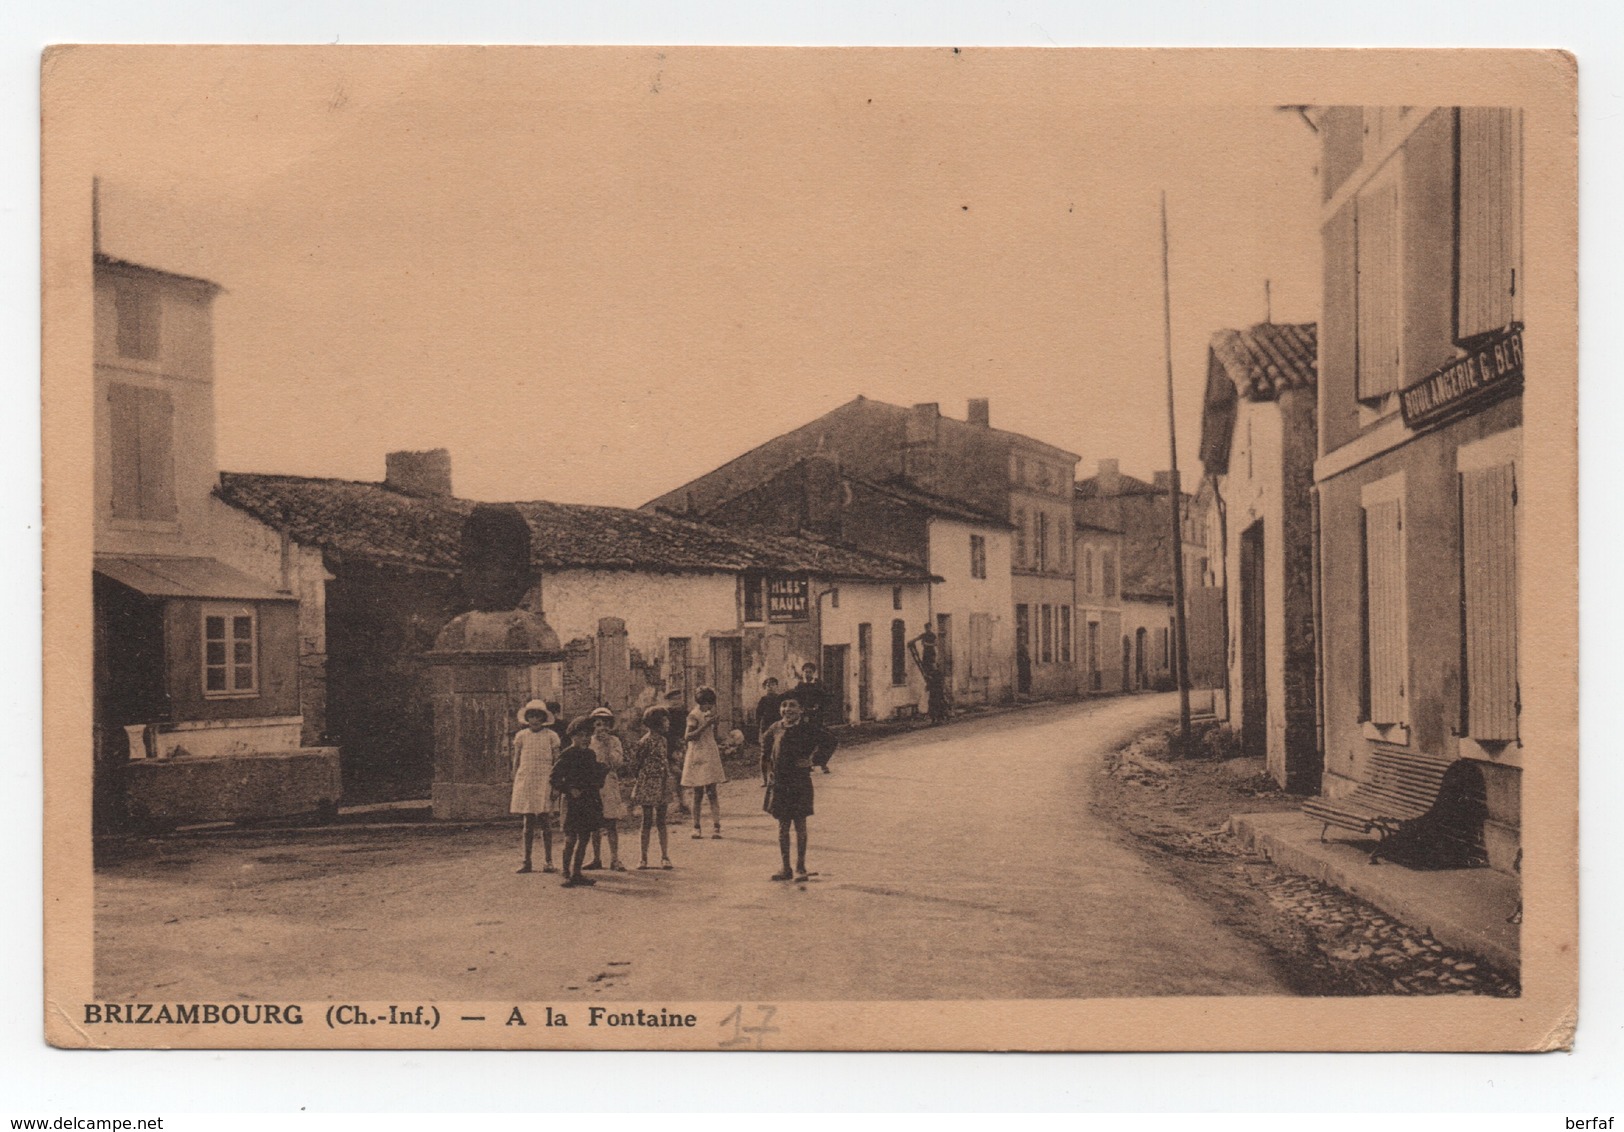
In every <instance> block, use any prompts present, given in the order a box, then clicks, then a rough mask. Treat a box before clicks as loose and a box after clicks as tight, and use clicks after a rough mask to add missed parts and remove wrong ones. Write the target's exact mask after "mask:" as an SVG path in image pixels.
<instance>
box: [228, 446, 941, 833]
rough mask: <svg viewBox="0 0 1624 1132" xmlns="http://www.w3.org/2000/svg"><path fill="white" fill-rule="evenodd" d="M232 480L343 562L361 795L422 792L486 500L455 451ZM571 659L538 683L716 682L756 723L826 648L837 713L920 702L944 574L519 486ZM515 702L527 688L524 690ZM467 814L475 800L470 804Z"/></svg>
mask: <svg viewBox="0 0 1624 1132" xmlns="http://www.w3.org/2000/svg"><path fill="white" fill-rule="evenodd" d="M220 497H221V498H222V499H223V500H224V501H225V502H227V503H228V504H230V505H231V506H232V507H234V508H238V509H240V510H241V511H243V512H244V513H246V514H247V515H251V516H253V517H254V518H255V519H256V520H258V521H260V522H262V523H264V524H266V525H268V526H269V527H271V528H273V529H275V530H277V531H279V532H282V533H283V534H285V535H286V536H287V537H288V538H289V540H290V541H291V543H292V544H293V545H296V546H298V547H300V548H301V549H305V550H309V551H312V552H314V553H315V554H317V555H318V556H319V558H320V561H321V563H322V568H323V569H324V570H325V572H326V573H327V575H328V576H329V577H330V579H331V580H330V582H329V583H328V588H329V594H330V596H329V600H328V606H327V608H328V615H329V623H328V627H327V640H328V648H329V658H328V669H329V672H330V680H329V688H328V701H329V716H328V718H329V724H328V726H329V730H330V732H331V734H332V735H333V738H334V740H335V741H336V742H337V743H338V744H339V746H340V748H341V749H342V751H343V754H344V762H345V773H346V782H347V784H348V786H349V789H350V790H351V791H352V793H353V794H354V795H356V796H394V797H422V796H424V795H425V794H426V793H427V792H428V790H429V786H430V780H431V778H432V775H433V742H432V738H433V736H432V720H431V719H430V716H429V704H428V700H427V697H426V696H424V695H423V693H422V685H421V678H422V665H421V660H422V657H423V655H424V654H426V653H427V652H428V651H429V650H430V649H431V648H432V646H433V643H434V640H435V636H436V634H437V633H438V632H439V631H440V629H441V628H442V627H443V626H444V625H445V624H446V622H447V621H449V620H450V619H451V618H452V617H453V616H456V615H457V614H459V613H461V612H463V611H465V610H466V609H467V604H466V602H465V601H464V599H463V596H462V593H461V587H460V585H459V581H458V572H459V568H460V562H459V539H460V537H461V531H462V525H463V523H464V522H465V520H466V519H467V517H468V516H469V514H471V513H472V511H473V508H474V506H475V505H474V504H473V503H472V502H470V501H468V500H463V499H459V498H457V497H456V496H455V495H454V494H453V493H452V489H451V475H450V458H449V456H448V454H446V453H445V452H444V450H434V451H431V452H427V453H392V454H391V455H390V456H389V458H388V460H387V462H386V478H385V480H384V481H383V482H381V483H379V482H360V481H352V480H338V479H313V478H305V477H297V476H275V475H257V474H249V473H227V474H225V475H224V476H223V477H222V482H221V487H220ZM514 506H516V507H517V508H518V510H519V512H520V513H521V514H522V516H523V517H524V519H525V521H526V522H527V523H528V525H529V527H530V530H531V535H532V538H531V555H532V565H533V567H534V568H535V571H536V575H537V582H536V584H535V585H534V587H533V588H532V590H531V593H530V594H529V596H528V597H527V599H526V601H525V603H524V604H525V607H526V608H529V609H531V610H533V611H534V612H539V613H541V614H543V615H544V616H545V618H546V620H547V623H548V625H549V626H550V627H551V628H552V630H553V631H554V632H555V633H556V634H557V635H558V638H559V639H560V641H561V642H562V648H563V652H564V658H563V660H562V662H561V663H560V664H558V665H555V666H551V667H550V668H548V669H547V670H546V671H544V672H542V673H540V674H539V675H538V680H539V681H540V682H539V683H538V685H537V688H536V692H537V693H538V694H542V695H545V696H546V698H550V699H556V700H558V701H559V702H560V703H561V705H562V708H563V711H564V714H565V715H567V716H575V715H579V714H582V713H584V712H586V711H589V710H591V709H592V708H594V707H597V706H600V705H604V706H608V707H610V708H612V709H614V710H615V711H616V713H617V714H618V715H619V716H620V717H621V719H622V720H623V721H625V722H629V721H630V719H631V718H632V716H634V715H635V714H636V713H638V712H640V711H641V709H643V708H644V707H647V706H650V705H652V704H654V703H656V702H662V698H663V696H664V694H665V692H666V691H668V690H671V689H677V690H680V691H681V692H682V693H683V697H684V703H686V704H688V705H689V706H691V705H692V703H693V694H694V692H695V690H696V689H697V688H699V687H700V686H702V685H709V686H711V687H714V688H715V689H716V692H717V696H718V711H719V714H720V716H721V718H722V720H723V726H724V733H725V731H727V730H732V729H734V728H737V729H739V730H741V731H747V730H750V729H751V727H752V721H751V711H752V709H753V707H754V705H755V701H756V698H757V697H758V696H759V694H760V687H761V682H762V680H763V679H764V678H765V677H767V676H769V675H771V676H775V677H777V678H778V679H779V681H780V682H781V683H783V684H784V686H785V687H789V686H793V684H794V683H795V675H796V673H797V672H798V671H799V670H800V668H801V666H802V665H804V664H807V663H812V664H816V665H819V666H820V668H821V682H822V683H824V685H825V686H826V689H827V692H828V699H829V704H828V707H827V710H826V714H825V719H826V721H827V722H829V723H831V724H835V725H840V724H847V723H855V722H859V721H861V720H864V719H881V718H891V717H894V716H897V715H911V714H916V713H917V712H918V711H919V710H920V707H921V704H922V703H923V701H924V689H923V685H922V684H921V683H919V682H917V681H913V680H911V679H910V678H909V675H908V671H907V665H906V654H905V651H904V650H903V649H902V648H901V647H900V646H899V643H898V637H899V635H900V634H901V633H903V632H905V631H906V627H907V626H910V625H914V624H920V625H922V624H923V623H924V621H925V618H926V617H927V615H928V610H929V604H928V598H929V595H928V590H929V584H930V582H931V580H932V576H931V575H930V574H929V573H928V572H927V571H926V570H925V569H924V568H922V567H920V566H918V565H916V564H914V563H912V562H909V561H906V560H903V559H900V558H895V557H889V556H885V555H879V554H872V553H864V552H860V551H856V550H852V549H849V548H845V547H839V546H835V545H832V544H827V543H820V542H817V541H815V540H811V539H806V538H801V537H798V536H793V535H782V534H775V533H770V532H764V531H749V532H745V531H729V530H723V529H721V528H718V527H714V526H710V525H707V524H703V523H697V522H692V521H688V520H684V519H678V518H673V517H670V516H665V515H656V514H650V513H648V512H645V511H636V510H628V509H625V508H617V507H595V506H587V505H581V504H563V503H551V502H544V501H529V502H520V503H517V504H515V505H514ZM515 707H517V705H515ZM459 816H466V815H459Z"/></svg>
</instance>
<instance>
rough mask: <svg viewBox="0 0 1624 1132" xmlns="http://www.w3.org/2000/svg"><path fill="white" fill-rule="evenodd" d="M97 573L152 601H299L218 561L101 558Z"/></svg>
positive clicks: (99, 557)
mask: <svg viewBox="0 0 1624 1132" xmlns="http://www.w3.org/2000/svg"><path fill="white" fill-rule="evenodd" d="M96 573H98V574H101V575H102V576H104V577H107V578H111V579H112V580H113V581H115V582H118V583H119V584H120V585H125V586H128V587H130V589H132V590H136V591H137V592H139V593H144V594H146V595H147V596H148V597H202V598H225V599H228V600H234V601H295V600H297V599H296V598H295V597H294V596H293V595H292V594H288V593H283V592H282V591H280V590H274V589H272V588H271V587H270V586H267V585H266V584H265V583H263V582H259V581H256V580H255V579H253V578H250V577H249V576H248V575H247V574H244V573H243V572H242V571H241V570H236V569H233V568H232V567H230V566H227V565H226V564H225V563H224V562H221V561H218V560H217V559H214V558H165V557H158V556H155V555H111V554H98V555H96Z"/></svg>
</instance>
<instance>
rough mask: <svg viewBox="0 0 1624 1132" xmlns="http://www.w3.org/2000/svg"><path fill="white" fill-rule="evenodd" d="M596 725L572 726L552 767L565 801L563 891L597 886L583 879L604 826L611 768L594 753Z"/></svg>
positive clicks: (555, 785)
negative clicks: (593, 842)
mask: <svg viewBox="0 0 1624 1132" xmlns="http://www.w3.org/2000/svg"><path fill="white" fill-rule="evenodd" d="M592 727H593V721H592V720H591V719H590V718H589V717H587V716H584V715H583V716H581V717H580V718H579V719H577V720H575V721H574V722H573V723H571V724H570V728H569V738H570V745H569V747H567V748H566V749H565V751H564V753H563V754H561V755H559V756H558V761H557V762H556V763H554V764H553V773H552V777H551V780H550V781H551V783H552V787H553V789H554V790H556V791H558V793H559V794H561V795H562V796H563V798H564V860H563V864H564V887H565V888H578V887H581V886H584V885H592V884H597V883H598V882H597V881H595V880H593V879H592V878H591V877H588V876H582V875H581V863H582V862H583V861H585V860H586V846H587V842H588V841H590V840H591V839H592V833H593V831H594V830H597V829H599V828H601V827H602V825H603V794H602V791H603V780H604V779H605V778H607V777H608V775H609V768H608V767H606V766H604V765H603V764H602V763H600V762H599V761H598V757H597V755H595V754H593V753H592Z"/></svg>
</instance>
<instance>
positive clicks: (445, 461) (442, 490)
mask: <svg viewBox="0 0 1624 1132" xmlns="http://www.w3.org/2000/svg"><path fill="white" fill-rule="evenodd" d="M383 482H384V484H385V485H386V486H388V487H392V488H394V489H395V490H396V491H398V492H400V493H401V494H403V495H426V496H437V495H450V494H451V452H450V451H449V450H448V449H445V448H431V449H429V450H428V451H427V452H391V453H389V455H387V456H385V457H384V478H383Z"/></svg>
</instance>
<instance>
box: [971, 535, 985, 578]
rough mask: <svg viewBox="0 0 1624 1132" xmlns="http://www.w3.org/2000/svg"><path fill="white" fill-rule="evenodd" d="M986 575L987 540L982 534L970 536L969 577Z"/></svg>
mask: <svg viewBox="0 0 1624 1132" xmlns="http://www.w3.org/2000/svg"><path fill="white" fill-rule="evenodd" d="M986 576H987V540H986V538H985V537H983V536H982V535H971V536H970V577H972V578H985V577H986Z"/></svg>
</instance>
